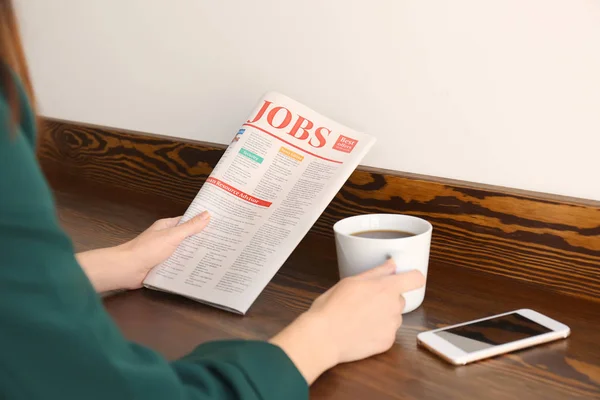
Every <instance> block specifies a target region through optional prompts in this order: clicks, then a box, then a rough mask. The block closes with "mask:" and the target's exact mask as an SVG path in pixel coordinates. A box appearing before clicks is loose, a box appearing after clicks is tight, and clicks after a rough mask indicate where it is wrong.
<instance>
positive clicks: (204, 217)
mask: <svg viewBox="0 0 600 400" xmlns="http://www.w3.org/2000/svg"><path fill="white" fill-rule="evenodd" d="M209 221H210V214H209V213H208V211H204V212H202V213H200V214H198V215H196V216H195V217H194V218H192V219H189V220H187V221H186V222H184V223H182V224H179V225H177V226H174V227H172V228H169V229H166V231H168V234H169V236H171V237H172V238H174V239H175V240H177V241H178V242H181V241H183V240H184V239H185V238H187V237H188V236H192V235H195V234H197V233H200V232H202V230H203V229H204V228H206V226H207V225H208V223H209Z"/></svg>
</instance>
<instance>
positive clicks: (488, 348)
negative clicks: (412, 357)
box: [417, 309, 571, 365]
mask: <svg viewBox="0 0 600 400" xmlns="http://www.w3.org/2000/svg"><path fill="white" fill-rule="evenodd" d="M523 318H525V319H527V320H529V321H526V320H524V319H523ZM490 320H493V321H490ZM477 323H479V325H474V324H477ZM502 323H504V328H508V329H502V326H501V325H500V324H502ZM494 324H495V325H496V326H495V325H494ZM507 324H508V325H507ZM511 324H512V327H513V328H515V327H516V328H520V329H522V330H523V329H524V330H525V331H529V332H519V331H518V330H514V329H510V328H511V326H510V325H511ZM519 324H521V325H519ZM468 325H470V326H469V327H467V326H468ZM485 325H488V326H487V327H486V326H485ZM490 326H491V328H490ZM497 326H501V328H497ZM461 327H462V328H461ZM457 328H458V329H457ZM469 329H471V330H472V331H471V332H469ZM483 329H492V330H493V332H491V331H490V332H491V333H495V335H496V336H495V339H496V342H494V341H493V340H491V339H489V338H487V337H485V334H484V333H485V332H484V333H482V330H483ZM478 330H479V331H478ZM570 333H571V329H570V328H569V327H568V326H567V325H565V324H561V323H560V322H558V321H555V320H553V319H552V318H549V317H547V316H545V315H543V314H540V313H539V312H537V311H533V310H529V309H521V310H516V311H510V312H507V313H503V314H498V315H494V316H491V317H486V318H481V319H477V320H474V321H469V322H465V323H462V324H457V325H452V326H447V327H445V328H441V329H435V330H432V331H427V332H422V333H420V334H419V335H418V336H417V342H418V344H419V345H422V346H424V347H426V348H427V349H429V350H430V351H431V352H433V353H435V354H437V355H438V356H440V357H441V358H443V359H444V360H446V361H448V362H449V363H451V364H454V365H465V364H468V363H471V362H473V361H478V360H482V359H484V358H489V357H494V356H497V355H499V354H505V353H509V352H511V351H515V350H519V349H523V348H526V347H531V346H535V345H538V344H542V343H547V342H551V341H553V340H558V339H564V338H566V337H568V336H569V334H570ZM465 335H470V336H471V337H469V336H465ZM474 335H475V336H477V335H479V337H483V339H484V340H485V341H484V340H482V339H473V336H474ZM502 335H504V337H502ZM511 335H512V336H523V335H526V336H527V337H524V338H522V339H518V340H509V341H506V342H505V343H501V344H500V343H497V342H504V341H505V340H504V339H506V338H507V337H509V336H511ZM498 338H500V339H501V340H499V341H498V340H497V339H498Z"/></svg>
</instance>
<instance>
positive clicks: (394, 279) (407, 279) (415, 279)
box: [385, 269, 425, 293]
mask: <svg viewBox="0 0 600 400" xmlns="http://www.w3.org/2000/svg"><path fill="white" fill-rule="evenodd" d="M385 279H386V280H387V282H388V284H389V285H391V286H392V287H393V288H394V290H396V291H397V292H398V293H406V292H410V291H411V290H415V289H419V288H421V287H423V286H424V285H425V277H424V276H423V274H422V273H421V272H420V271H417V270H416V269H415V270H412V271H408V272H403V273H401V274H396V275H393V276H390V277H388V278H385Z"/></svg>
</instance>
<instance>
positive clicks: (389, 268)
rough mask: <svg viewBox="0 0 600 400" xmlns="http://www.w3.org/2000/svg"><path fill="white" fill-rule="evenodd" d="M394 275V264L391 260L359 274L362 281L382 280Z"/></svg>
mask: <svg viewBox="0 0 600 400" xmlns="http://www.w3.org/2000/svg"><path fill="white" fill-rule="evenodd" d="M395 273H396V264H395V263H394V260H392V259H391V258H390V259H389V260H387V261H386V262H384V263H383V264H381V265H380V266H378V267H375V268H372V269H370V270H367V271H365V272H363V273H362V274H359V275H358V276H359V277H361V278H364V279H375V278H382V277H384V276H389V275H394V274H395Z"/></svg>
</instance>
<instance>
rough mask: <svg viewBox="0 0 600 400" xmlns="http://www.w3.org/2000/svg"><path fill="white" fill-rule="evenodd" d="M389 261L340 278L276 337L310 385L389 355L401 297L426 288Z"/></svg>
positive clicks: (419, 277) (419, 279)
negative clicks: (330, 372)
mask: <svg viewBox="0 0 600 400" xmlns="http://www.w3.org/2000/svg"><path fill="white" fill-rule="evenodd" d="M395 268H396V267H395V265H394V263H393V262H392V261H388V262H386V263H385V264H383V265H381V266H379V267H377V268H374V269H372V270H369V271H366V272H364V273H362V274H360V275H356V276H353V277H350V278H346V279H343V280H341V281H340V282H339V283H338V284H336V285H335V286H333V287H332V288H331V289H329V290H328V291H327V292H325V293H324V294H322V295H321V296H320V297H319V298H317V299H316V300H315V302H314V303H313V305H312V307H311V308H310V309H309V310H308V311H307V312H306V313H304V314H303V315H302V316H300V317H299V318H298V319H297V320H296V321H294V322H293V323H292V324H291V325H289V326H288V327H287V328H286V329H284V330H283V331H282V332H281V333H280V334H278V335H277V336H275V337H274V338H273V339H272V340H271V342H272V343H273V344H276V345H278V346H280V347H281V348H282V349H283V350H284V351H285V352H286V353H287V355H288V356H289V357H290V358H291V359H292V361H294V363H295V364H296V366H297V367H298V369H299V370H300V372H301V373H302V374H303V376H304V378H305V379H306V380H307V382H308V383H309V384H310V383H312V382H313V381H314V380H315V379H316V378H317V377H318V376H319V375H320V374H321V373H323V372H324V371H325V370H327V369H329V368H331V367H333V366H335V365H337V364H339V363H344V362H350V361H356V360H360V359H363V358H366V357H369V356H372V355H375V354H379V353H383V352H385V351H387V350H388V349H389V348H390V347H392V345H393V344H394V340H395V338H396V331H397V330H398V328H399V327H400V325H402V311H403V309H404V298H403V297H402V294H403V293H406V292H409V291H411V290H414V289H418V288H420V287H422V286H423V285H424V284H425V277H424V276H423V274H421V273H420V272H418V271H410V272H406V273H401V274H395Z"/></svg>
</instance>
